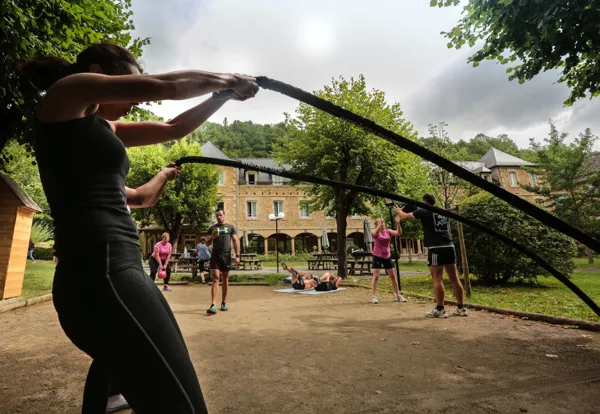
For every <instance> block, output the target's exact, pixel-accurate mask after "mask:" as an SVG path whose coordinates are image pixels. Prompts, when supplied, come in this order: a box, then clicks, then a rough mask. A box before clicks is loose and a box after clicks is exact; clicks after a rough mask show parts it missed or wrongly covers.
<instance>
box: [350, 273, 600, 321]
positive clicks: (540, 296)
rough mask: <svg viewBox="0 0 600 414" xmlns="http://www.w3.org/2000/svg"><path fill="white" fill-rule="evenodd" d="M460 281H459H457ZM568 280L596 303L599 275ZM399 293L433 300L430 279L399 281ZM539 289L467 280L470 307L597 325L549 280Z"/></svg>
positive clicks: (384, 285)
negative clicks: (492, 284)
mask: <svg viewBox="0 0 600 414" xmlns="http://www.w3.org/2000/svg"><path fill="white" fill-rule="evenodd" d="M461 280H462V279H461ZM571 280H572V281H573V283H575V284H576V285H577V286H579V287H580V288H581V290H583V291H584V292H585V293H586V294H587V295H588V296H589V297H590V298H591V299H592V300H593V301H595V302H596V303H599V302H600V273H576V274H575V275H574V276H573V277H572V278H571ZM401 282H402V290H403V291H404V292H407V293H414V294H417V295H423V296H429V297H433V283H432V281H431V277H430V276H410V277H403V278H402V280H401ZM539 282H540V285H539V286H523V285H509V286H503V287H490V286H480V285H478V284H477V279H476V278H474V277H472V279H471V290H472V294H471V298H470V299H469V300H468V302H470V303H476V304H479V305H487V306H494V307H498V308H505V309H513V310H519V311H525V312H536V313H545V314H547V315H555V316H562V317H567V318H575V319H582V320H589V321H596V322H600V318H599V317H598V316H596V315H595V314H594V312H593V311H592V310H591V309H590V308H588V306H587V305H586V304H584V303H583V302H582V301H581V300H580V299H579V298H578V297H577V296H576V295H575V294H574V293H572V292H571V291H570V290H569V289H568V288H567V287H566V286H564V285H563V284H562V283H560V282H559V281H558V280H556V279H555V278H553V277H548V278H544V277H542V278H540V279H539ZM358 283H359V284H361V285H365V286H370V284H371V281H370V280H361V281H359V282H358ZM444 286H445V288H446V298H448V299H451V300H453V299H454V295H453V292H452V285H451V284H450V281H448V280H447V278H446V277H445V278H444ZM379 287H380V289H386V290H390V289H391V284H390V280H389V278H380V279H379Z"/></svg>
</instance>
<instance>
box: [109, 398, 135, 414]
mask: <svg viewBox="0 0 600 414" xmlns="http://www.w3.org/2000/svg"><path fill="white" fill-rule="evenodd" d="M128 408H130V407H129V403H128V402H127V400H126V399H125V397H123V396H122V395H121V394H119V395H113V396H111V397H110V398H109V399H108V403H107V404H106V412H107V413H116V412H117V411H121V410H126V409H128Z"/></svg>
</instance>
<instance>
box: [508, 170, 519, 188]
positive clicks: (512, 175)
mask: <svg viewBox="0 0 600 414" xmlns="http://www.w3.org/2000/svg"><path fill="white" fill-rule="evenodd" d="M508 178H509V179H510V186H511V187H518V186H519V183H518V182H517V173H516V172H511V173H509V174H508Z"/></svg>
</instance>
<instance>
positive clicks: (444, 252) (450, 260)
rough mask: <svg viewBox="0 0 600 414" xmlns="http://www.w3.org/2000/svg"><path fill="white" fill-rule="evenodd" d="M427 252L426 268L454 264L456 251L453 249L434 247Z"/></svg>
mask: <svg viewBox="0 0 600 414" xmlns="http://www.w3.org/2000/svg"><path fill="white" fill-rule="evenodd" d="M428 250H429V251H428V255H427V266H444V265H452V264H456V250H454V247H434V248H433V249H428Z"/></svg>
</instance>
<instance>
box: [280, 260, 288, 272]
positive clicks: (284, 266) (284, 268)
mask: <svg viewBox="0 0 600 414" xmlns="http://www.w3.org/2000/svg"><path fill="white" fill-rule="evenodd" d="M281 268H282V269H283V270H288V267H287V264H286V263H285V262H281Z"/></svg>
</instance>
